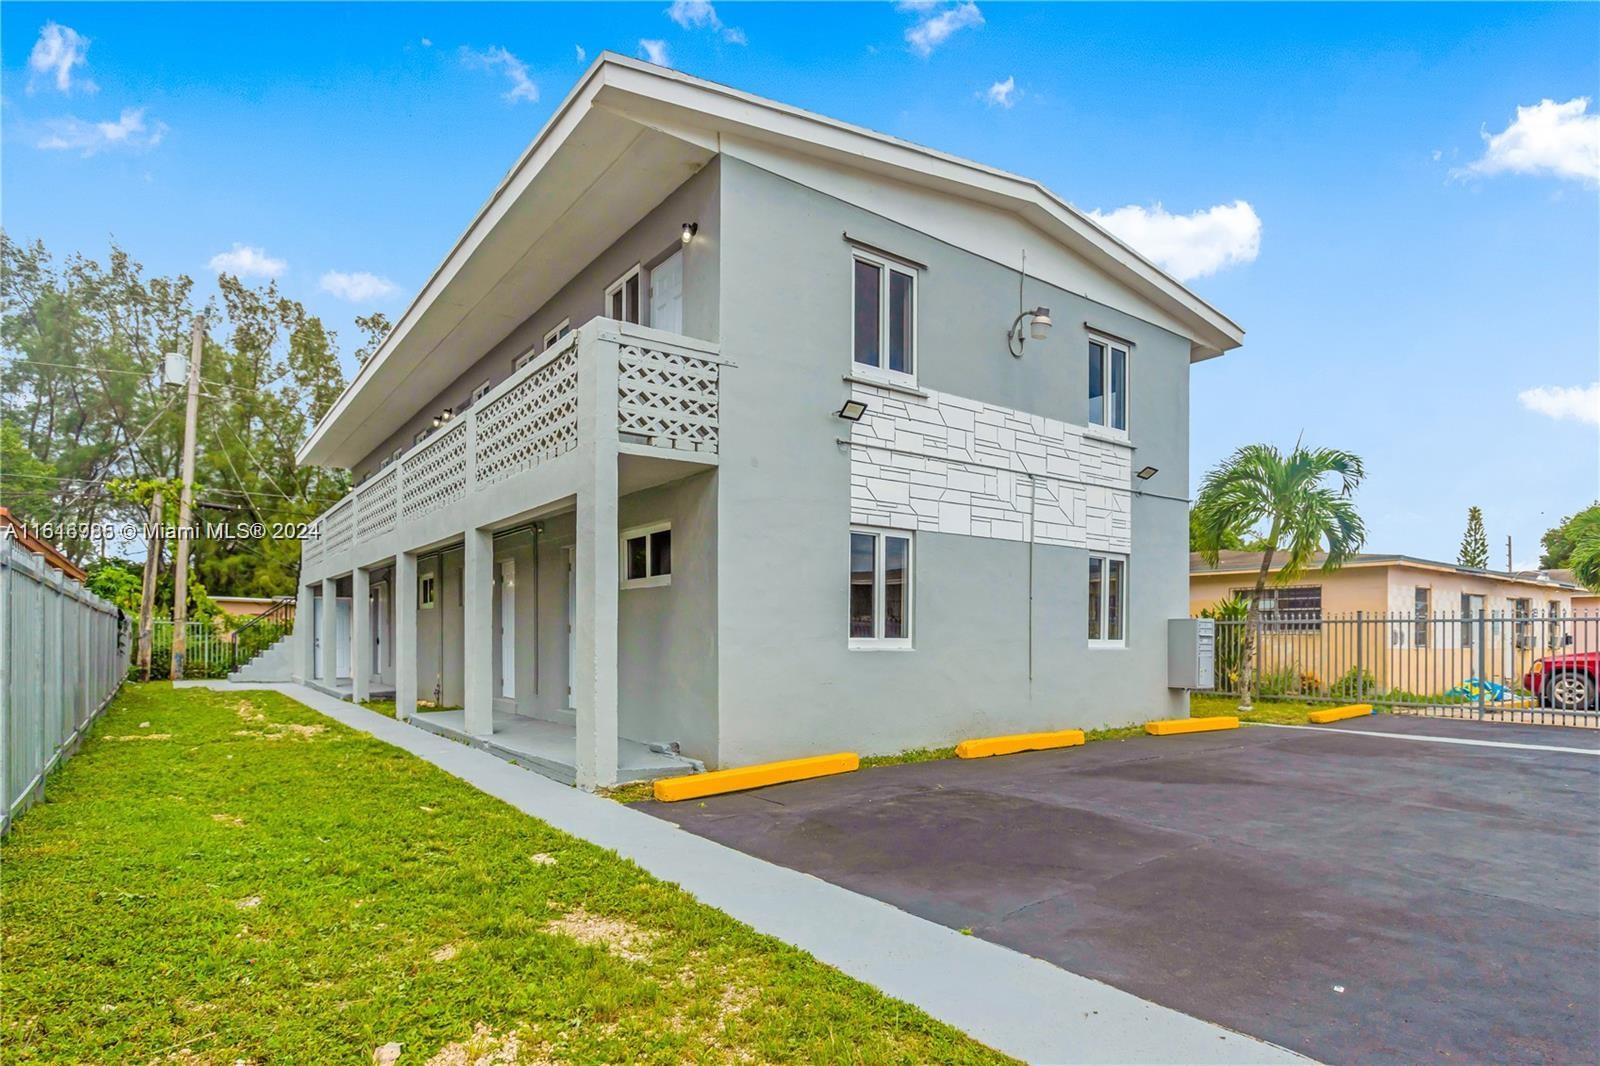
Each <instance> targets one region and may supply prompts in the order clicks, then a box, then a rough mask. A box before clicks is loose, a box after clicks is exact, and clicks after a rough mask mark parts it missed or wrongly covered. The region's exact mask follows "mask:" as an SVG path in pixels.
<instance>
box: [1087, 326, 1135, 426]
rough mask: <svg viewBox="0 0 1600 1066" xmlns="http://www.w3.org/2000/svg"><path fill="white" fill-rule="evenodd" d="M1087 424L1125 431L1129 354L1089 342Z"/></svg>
mask: <svg viewBox="0 0 1600 1066" xmlns="http://www.w3.org/2000/svg"><path fill="white" fill-rule="evenodd" d="M1089 424H1090V425H1091V426H1104V427H1106V428H1107V429H1115V430H1120V431H1122V432H1126V431H1127V429H1128V350H1127V348H1126V347H1123V346H1121V345H1119V344H1116V343H1114V342H1107V341H1099V340H1091V341H1090V342H1089Z"/></svg>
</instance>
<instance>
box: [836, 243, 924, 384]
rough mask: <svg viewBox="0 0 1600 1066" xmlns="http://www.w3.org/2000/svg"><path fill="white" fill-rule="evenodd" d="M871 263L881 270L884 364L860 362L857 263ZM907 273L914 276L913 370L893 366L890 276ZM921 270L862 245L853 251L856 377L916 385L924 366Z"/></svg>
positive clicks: (852, 316)
mask: <svg viewBox="0 0 1600 1066" xmlns="http://www.w3.org/2000/svg"><path fill="white" fill-rule="evenodd" d="M858 262H860V263H869V264H871V265H872V266H875V267H877V268H878V270H879V271H880V273H879V275H878V358H879V359H880V360H881V361H882V364H883V365H881V366H872V365H871V364H869V363H860V362H857V361H856V263H858ZM891 272H893V273H898V274H903V275H905V276H906V277H908V278H910V279H911V369H910V370H890V369H889V365H888V364H889V275H890V273H891ZM920 273H921V271H919V270H918V269H917V268H916V267H914V266H912V265H911V264H910V263H906V262H902V261H901V260H898V259H891V258H889V257H888V256H883V255H875V254H873V253H872V252H868V251H864V250H862V249H860V248H852V249H851V250H850V373H851V374H852V375H853V376H856V377H863V378H877V379H878V380H880V381H887V382H891V383H894V384H898V385H911V386H915V385H916V383H917V372H918V370H919V369H920V367H921V366H922V338H921V332H922V331H921V328H920V324H919V319H920V318H921V317H922V316H921V314H920V313H919V312H920V309H921V301H922V294H921V292H919V291H918V290H919V289H920V288H921V278H920V277H919V275H920Z"/></svg>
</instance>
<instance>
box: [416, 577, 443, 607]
mask: <svg viewBox="0 0 1600 1066" xmlns="http://www.w3.org/2000/svg"><path fill="white" fill-rule="evenodd" d="M438 602H439V574H438V571H435V570H424V571H422V572H421V573H419V574H418V575H417V610H419V611H431V610H433V608H434V607H435V605H437V604H438Z"/></svg>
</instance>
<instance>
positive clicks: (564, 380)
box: [407, 340, 578, 488]
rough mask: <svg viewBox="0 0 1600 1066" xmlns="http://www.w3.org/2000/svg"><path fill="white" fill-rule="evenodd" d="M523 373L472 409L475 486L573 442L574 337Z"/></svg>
mask: <svg viewBox="0 0 1600 1066" xmlns="http://www.w3.org/2000/svg"><path fill="white" fill-rule="evenodd" d="M525 373H526V374H527V376H526V377H524V378H523V379H522V380H521V381H519V382H517V383H516V384H515V385H512V386H511V387H510V388H509V389H507V390H506V391H505V392H504V393H502V394H501V395H500V396H498V397H496V398H495V400H494V402H492V403H489V404H486V405H485V406H484V407H482V408H480V409H479V410H477V411H476V412H474V414H473V417H474V418H476V419H477V427H476V431H477V447H476V449H475V452H474V464H475V471H474V486H473V487H474V488H477V487H481V486H483V485H492V484H494V483H495V482H496V481H500V480H503V479H505V478H508V477H510V476H511V475H512V474H516V473H519V472H521V471H523V470H527V469H529V468H530V467H533V466H537V465H538V464H539V463H542V462H545V461H547V460H550V459H554V458H555V457H556V456H558V455H560V454H561V453H562V452H566V451H570V450H572V449H573V448H575V447H577V446H578V349H577V345H576V340H574V343H571V344H568V345H567V347H566V348H564V349H562V350H561V351H560V352H558V353H557V354H556V355H554V356H553V357H551V358H550V359H549V360H548V361H547V362H545V363H543V364H542V365H540V364H535V365H534V366H532V367H531V368H529V369H527V370H526V371H525ZM407 476H409V473H408V475H407Z"/></svg>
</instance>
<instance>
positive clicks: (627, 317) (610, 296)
mask: <svg viewBox="0 0 1600 1066" xmlns="http://www.w3.org/2000/svg"><path fill="white" fill-rule="evenodd" d="M639 270H640V268H639V264H637V263H635V264H634V265H633V266H632V267H631V268H629V270H628V272H627V273H626V274H624V275H622V277H620V278H618V279H617V280H616V281H613V282H612V283H611V284H610V285H608V286H606V315H607V317H610V318H614V319H616V320H617V321H618V322H631V323H633V324H634V325H638V324H639Z"/></svg>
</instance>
